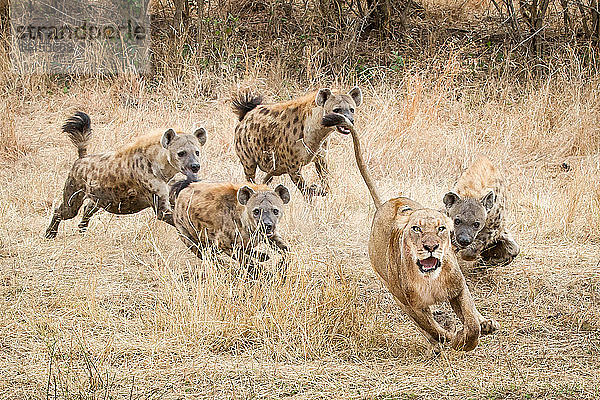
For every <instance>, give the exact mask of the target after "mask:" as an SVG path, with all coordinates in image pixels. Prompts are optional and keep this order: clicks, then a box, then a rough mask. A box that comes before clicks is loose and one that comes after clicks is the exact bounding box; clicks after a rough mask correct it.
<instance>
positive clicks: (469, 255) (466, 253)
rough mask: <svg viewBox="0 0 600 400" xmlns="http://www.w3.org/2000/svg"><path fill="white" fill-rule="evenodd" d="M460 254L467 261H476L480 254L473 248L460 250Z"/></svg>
mask: <svg viewBox="0 0 600 400" xmlns="http://www.w3.org/2000/svg"><path fill="white" fill-rule="evenodd" d="M458 256H459V257H460V258H462V259H463V260H465V261H475V260H476V259H477V256H478V254H477V253H476V252H474V251H473V250H472V249H469V248H466V249H462V250H459V252H458Z"/></svg>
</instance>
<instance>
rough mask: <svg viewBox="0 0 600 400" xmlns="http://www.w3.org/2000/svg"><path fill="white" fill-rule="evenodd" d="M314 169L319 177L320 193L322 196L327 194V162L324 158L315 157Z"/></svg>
mask: <svg viewBox="0 0 600 400" xmlns="http://www.w3.org/2000/svg"><path fill="white" fill-rule="evenodd" d="M315 169H316V170H317V175H318V176H319V180H320V181H321V192H322V193H323V196H325V195H327V193H329V189H330V188H329V168H328V167H327V161H326V160H325V156H317V157H315Z"/></svg>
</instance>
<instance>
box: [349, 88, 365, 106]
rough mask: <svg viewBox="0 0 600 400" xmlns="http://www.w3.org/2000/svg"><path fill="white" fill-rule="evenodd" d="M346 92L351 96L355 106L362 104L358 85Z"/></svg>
mask: <svg viewBox="0 0 600 400" xmlns="http://www.w3.org/2000/svg"><path fill="white" fill-rule="evenodd" d="M348 94H349V95H350V97H352V100H354V103H355V104H356V107H358V106H360V105H361V104H362V90H360V88H359V87H358V86H355V87H354V89H352V90H351V91H349V92H348Z"/></svg>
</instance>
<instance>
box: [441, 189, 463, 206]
mask: <svg viewBox="0 0 600 400" xmlns="http://www.w3.org/2000/svg"><path fill="white" fill-rule="evenodd" d="M459 200H460V196H459V195H457V194H456V193H454V192H448V193H446V194H445V195H444V204H445V205H446V208H448V209H450V208H451V207H452V206H453V205H454V203H456V202H457V201H459Z"/></svg>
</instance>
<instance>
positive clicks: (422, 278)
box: [322, 113, 499, 351]
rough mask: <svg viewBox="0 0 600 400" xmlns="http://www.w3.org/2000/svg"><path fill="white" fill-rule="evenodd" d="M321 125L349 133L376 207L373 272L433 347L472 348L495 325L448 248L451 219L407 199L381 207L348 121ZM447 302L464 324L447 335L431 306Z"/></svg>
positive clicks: (331, 118)
mask: <svg viewBox="0 0 600 400" xmlns="http://www.w3.org/2000/svg"><path fill="white" fill-rule="evenodd" d="M322 124H323V125H325V126H333V125H343V126H344V127H345V128H347V129H349V130H350V133H351V134H352V140H353V143H354V155H355V157H356V162H357V164H358V168H359V170H360V173H361V175H362V176H363V179H364V180H365V183H366V185H367V187H368V189H369V192H370V193H371V197H372V198H373V202H374V203H375V208H376V209H377V211H376V212H375V216H374V217H373V224H372V227H371V237H370V239H369V258H370V260H371V265H372V266H373V269H374V270H375V272H377V274H378V275H379V277H380V278H381V279H382V280H383V282H384V284H385V285H386V287H387V288H388V290H389V291H390V292H391V293H392V294H393V295H394V297H395V298H396V300H397V301H398V302H399V304H400V306H401V307H402V309H403V310H404V312H406V314H408V316H409V317H410V318H411V319H412V320H413V321H414V322H415V323H416V324H417V326H418V327H419V329H420V330H421V331H422V332H423V334H424V335H425V336H426V337H427V339H428V340H429V342H430V343H431V344H432V346H434V348H436V347H438V346H439V344H440V343H450V345H451V346H452V348H454V349H457V350H465V351H469V350H472V349H474V348H475V346H477V343H478V341H479V335H480V334H488V333H492V332H494V331H495V330H497V329H498V328H499V325H498V323H497V322H496V321H494V320H491V319H485V318H483V316H482V315H481V314H480V313H479V311H477V308H476V307H475V304H474V302H473V299H472V298H471V294H470V292H469V288H468V287H467V285H466V283H465V278H464V276H463V274H462V272H461V270H460V267H459V266H458V262H457V260H456V256H455V254H454V252H453V250H452V246H451V242H450V232H451V231H452V229H453V225H452V220H450V219H449V218H448V217H447V216H446V215H444V214H442V213H441V212H439V211H435V210H431V209H426V208H423V206H421V205H420V204H419V203H417V202H416V201H413V200H411V199H409V198H406V197H399V198H396V199H391V200H389V201H387V202H385V203H383V204H382V202H381V199H380V197H379V195H378V194H377V190H376V189H375V185H374V184H373V181H372V179H371V177H370V175H369V171H368V169H367V167H366V165H365V162H364V160H363V158H362V152H361V149H360V141H359V140H358V134H357V133H356V131H355V130H354V127H353V125H352V123H351V122H350V121H349V120H348V119H347V118H345V117H344V116H343V115H340V114H335V113H333V114H329V115H326V116H325V117H324V118H323V119H322ZM445 301H449V302H450V305H451V306H452V309H453V310H454V312H455V313H456V315H457V316H458V317H459V318H460V320H461V321H462V323H463V328H462V329H461V330H460V331H459V332H458V333H454V332H449V331H447V330H446V329H444V328H442V327H441V326H440V325H439V324H438V323H437V322H436V321H435V319H434V318H433V314H432V312H431V306H432V305H434V304H439V303H442V302H445Z"/></svg>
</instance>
